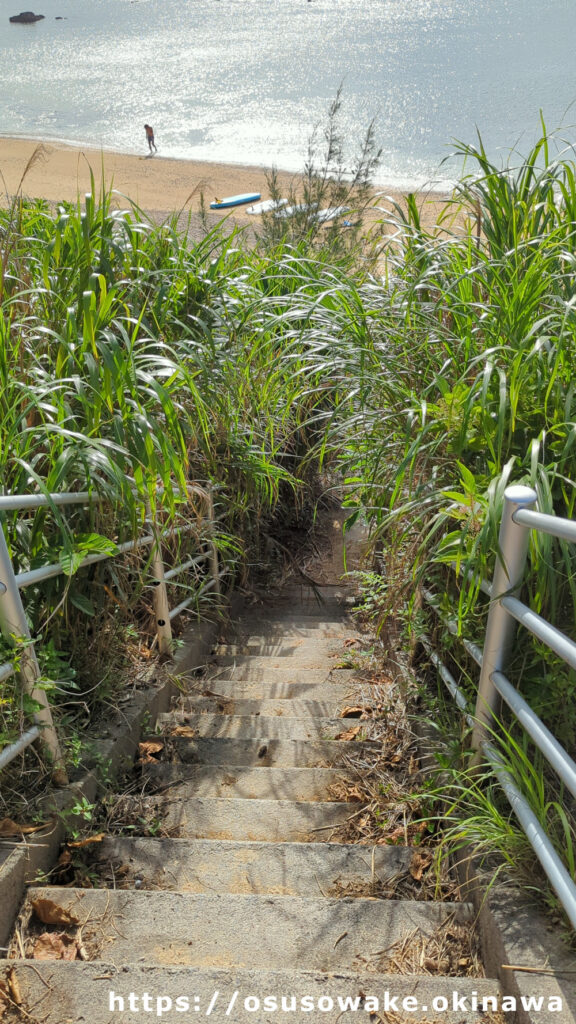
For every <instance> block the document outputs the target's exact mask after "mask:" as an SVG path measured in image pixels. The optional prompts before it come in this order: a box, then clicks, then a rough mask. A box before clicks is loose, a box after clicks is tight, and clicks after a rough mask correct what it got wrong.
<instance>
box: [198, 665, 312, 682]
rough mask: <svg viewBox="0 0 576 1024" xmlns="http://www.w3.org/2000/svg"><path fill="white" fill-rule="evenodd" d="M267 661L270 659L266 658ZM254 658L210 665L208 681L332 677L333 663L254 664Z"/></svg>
mask: <svg viewBox="0 0 576 1024" xmlns="http://www.w3.org/2000/svg"><path fill="white" fill-rule="evenodd" d="M265 660H266V661H267V660H268V659H265ZM253 661H254V659H248V660H247V661H246V662H244V663H243V664H239V665H238V664H237V665H222V666H218V665H216V666H212V665H211V666H209V668H208V670H207V672H206V682H207V683H208V684H211V683H214V682H215V681H216V680H217V679H218V678H220V679H242V680H244V681H245V682H253V683H259V682H265V681H269V682H270V683H271V684H273V683H325V682H327V680H328V679H329V677H330V673H331V670H332V666H331V665H329V664H328V665H327V664H325V663H324V661H323V659H321V663H319V665H318V666H317V667H316V668H308V667H306V666H303V665H301V666H298V665H294V666H292V664H291V663H290V664H287V665H278V664H272V665H267V664H259V665H258V664H253Z"/></svg>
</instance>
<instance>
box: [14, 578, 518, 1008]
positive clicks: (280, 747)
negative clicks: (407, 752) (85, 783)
mask: <svg viewBox="0 0 576 1024" xmlns="http://www.w3.org/2000/svg"><path fill="white" fill-rule="evenodd" d="M324 593H325V597H326V600H325V603H324V604H323V605H322V606H319V605H318V603H317V601H316V598H315V596H314V594H313V593H312V592H311V591H307V590H300V588H298V589H296V590H292V591H287V592H286V593H285V595H284V596H283V598H282V599H281V600H280V601H278V602H276V603H274V604H273V605H271V606H270V607H268V608H265V609H262V608H259V607H258V608H254V609H252V610H249V611H247V612H246V613H245V614H243V615H242V617H241V618H240V619H239V620H238V622H237V623H236V632H235V636H234V643H233V644H230V645H222V646H221V647H219V648H218V650H217V652H216V659H215V663H214V665H212V666H211V667H210V670H209V673H208V675H207V676H206V677H205V678H203V679H202V680H198V679H191V680H190V681H189V690H188V693H187V694H186V695H184V696H183V697H182V699H181V700H180V703H179V707H178V708H177V709H176V710H175V711H174V712H171V713H170V714H169V715H167V716H163V720H162V723H161V725H162V728H163V731H164V735H163V737H162V738H161V741H162V742H164V744H165V751H166V749H168V750H170V751H171V753H172V760H171V762H169V763H167V762H160V763H158V762H156V763H154V762H150V763H149V764H144V765H143V766H142V773H143V776H144V777H145V778H146V781H147V785H146V790H145V793H146V794H147V795H144V796H142V795H140V796H134V798H133V801H134V807H135V808H139V810H140V811H142V810H143V811H144V812H145V814H144V816H145V818H146V821H147V822H148V823H150V822H151V821H156V820H157V821H158V822H161V826H160V825H159V831H160V832H161V834H160V835H158V836H157V837H154V836H152V837H147V838H144V837H138V836H137V835H134V836H130V837H126V836H110V837H108V838H107V839H105V840H104V841H103V842H102V843H101V845H100V846H99V866H100V871H101V876H102V878H103V879H105V880H106V882H105V884H106V886H107V887H102V888H94V889H71V888H64V887H57V886H48V887H41V888H40V887H38V888H35V889H31V890H29V892H28V897H27V901H26V905H25V907H24V910H23V914H22V915H21V919H20V933H19V934H20V938H18V936H17V937H16V938H15V939H14V943H13V950H14V952H15V954H16V955H18V954H20V958H19V959H18V960H14V961H13V966H14V968H15V970H16V973H17V977H18V984H19V988H20V991H21V993H22V997H23V999H24V1000H25V1002H24V1003H23V1005H25V1006H26V1019H27V1020H31V1019H32V1020H33V1021H42V1022H43V1024H68V1022H70V1024H72V1022H74V1024H76V1022H84V1021H85V1022H88V1024H110V1022H112V1021H115V1020H119V1021H122V1022H123V1024H140V1022H141V1021H143V1020H146V1019H148V1018H152V1019H154V1018H155V1019H161V1020H163V1021H167V1022H169V1024H176V1022H177V1021H178V1022H180V1021H187V1020H197V1019H198V1018H199V1017H201V1016H212V1017H213V1018H214V1019H216V1020H220V1021H231V1022H236V1024H240V1022H245V1021H250V1020H252V1021H258V1022H259V1024H263V1022H273V1021H278V1020H283V1019H285V1018H286V1015H287V1017H288V1019H289V1020H296V1021H305V1020H307V1021H309V1020H318V1019H321V1020H323V1021H326V1022H329V1024H337V1022H340V1021H342V1020H344V1021H347V1020H352V1019H355V1020H357V1019H360V1020H366V1021H374V1022H379V1021H384V1022H393V1024H400V1022H402V1024H403V1022H404V1021H411V1022H418V1024H424V1022H429V1021H436V1020H441V1021H445V1022H447V1024H469V1022H470V1024H471V1022H478V1024H479V1022H480V1021H483V1022H484V1024H486V1022H487V1021H489V1020H491V1019H492V1020H494V1021H496V1020H500V1018H499V1017H497V1016H496V1015H495V1016H494V1017H492V1018H491V1017H490V1015H489V1014H488V1015H486V1014H484V1013H482V1009H481V1001H482V998H483V997H486V996H488V997H496V996H497V995H498V993H499V989H498V984H497V982H496V981H494V980H491V979H478V978H474V979H467V978H457V977H444V976H433V975H431V974H429V973H427V967H426V964H424V963H423V964H422V971H421V973H412V974H409V975H404V974H402V973H396V972H395V970H394V963H390V958H389V956H388V952H387V951H389V950H390V949H391V947H392V946H395V944H399V943H404V944H408V943H410V942H411V941H413V940H414V938H415V936H421V935H425V936H430V935H433V934H434V933H437V932H438V929H442V928H444V929H445V931H449V930H450V928H453V927H457V926H458V924H459V923H462V922H468V921H470V919H471V915H472V911H471V908H470V906H468V905H467V904H466V903H459V902H456V903H440V902H426V901H414V902H412V901H408V900H396V899H390V900H383V899H378V898H374V897H373V895H372V894H373V893H374V892H375V891H376V888H377V883H378V884H379V883H382V882H384V883H385V882H386V881H387V880H388V881H391V880H392V879H394V878H397V877H398V876H399V875H401V874H407V873H408V872H409V869H410V864H411V861H412V857H413V851H412V850H411V849H409V848H405V847H401V846H379V845H378V846H374V847H369V846H349V845H345V844H342V843H338V842H334V841H331V836H332V834H333V832H334V829H335V828H336V827H337V826H339V825H341V824H342V823H343V822H344V821H346V820H347V819H348V818H349V817H350V815H351V814H353V813H357V811H358V809H359V805H358V803H349V802H344V801H342V800H339V799H333V798H332V795H331V792H332V788H333V787H334V786H335V783H337V782H338V781H339V780H342V779H344V780H346V779H350V777H351V776H350V773H349V771H348V770H347V769H346V768H345V767H339V764H340V762H341V761H342V759H343V755H344V754H345V753H347V752H348V750H349V746H350V745H349V744H347V743H346V742H344V741H342V740H338V739H335V737H336V736H337V735H338V734H339V733H340V732H341V731H342V728H343V721H342V719H341V718H340V717H339V713H340V709H341V707H342V704H343V702H345V701H349V699H350V696H351V695H353V693H354V685H355V684H354V672H353V671H350V670H346V669H339V668H337V667H335V666H337V665H338V663H339V661H341V657H342V653H343V651H344V650H345V648H344V646H343V644H344V641H345V640H346V639H347V638H348V637H350V636H352V635H354V634H353V632H352V626H351V624H350V622H349V620H348V618H347V615H346V606H345V604H343V603H342V602H341V601H340V600H339V599H337V598H336V597H334V596H333V595H334V590H333V589H328V588H327V589H326V590H325V592H324ZM344 727H345V726H344ZM165 751H164V752H165ZM339 791H342V787H341V786H340V790H339ZM127 799H128V806H129V805H130V799H129V798H127ZM167 832H168V833H169V835H166V833H167ZM350 891H355V892H359V893H362V894H363V895H359V896H356V897H346V896H344V897H343V898H342V893H346V892H350ZM46 900H48V901H51V903H50V904H49V905H48V907H49V908H48V910H46V906H47V905H46V904H45V903H44V904H42V903H41V902H38V901H46ZM33 907H36V910H33ZM43 907H44V909H42V908H43ZM54 908H56V909H54ZM39 913H40V914H44V915H45V916H46V915H47V916H48V918H50V917H51V918H52V919H53V921H54V923H53V924H40V923H39V921H38V914H39ZM66 922H67V923H66ZM34 931H35V932H36V933H39V932H47V931H51V932H54V933H60V934H64V933H65V934H68V935H69V936H71V937H72V938H73V941H74V942H75V946H74V955H75V956H76V959H74V960H70V961H69V962H68V961H65V960H57V961H50V962H45V961H42V960H38V959H34V960H33V959H28V958H27V957H28V956H29V954H30V948H31V946H30V945H29V944H28V943H30V942H31V941H32V940H31V939H29V938H27V936H30V934H31V933H33V932H34ZM397 950H401V947H400V946H398V947H397ZM22 953H24V954H26V955H25V956H24V958H22V956H21V955H22ZM398 959H401V952H397V953H396V960H398ZM283 1000H284V1004H283V1002H282V1001H283ZM0 1005H1V1004H0ZM12 1009H13V1008H12ZM9 1012H10V1008H9V1009H8V1010H7V1013H9ZM14 1013H15V1016H14V1019H15V1020H17V1019H18V1020H20V1019H24V1018H23V1017H20V1016H18V1015H17V1011H16V1010H14ZM371 1014H372V1015H371ZM0 1019H3V1018H2V1017H1V1014H0ZM5 1019H6V1020H8V1019H10V1018H9V1017H8V1016H7V1017H6V1018H5Z"/></svg>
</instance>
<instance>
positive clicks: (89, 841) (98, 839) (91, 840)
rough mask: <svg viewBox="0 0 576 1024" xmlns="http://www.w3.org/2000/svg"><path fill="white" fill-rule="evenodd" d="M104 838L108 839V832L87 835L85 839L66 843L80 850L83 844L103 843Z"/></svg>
mask: <svg viewBox="0 0 576 1024" xmlns="http://www.w3.org/2000/svg"><path fill="white" fill-rule="evenodd" d="M103 839H106V832H99V833H98V835H95V836H86V838H85V839H77V840H76V842H74V843H66V846H69V847H70V849H72V850H79V849H81V848H82V847H83V846H90V845H91V844H92V843H101V842H102V840H103Z"/></svg>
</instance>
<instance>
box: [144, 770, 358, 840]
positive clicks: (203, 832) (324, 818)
mask: <svg viewBox="0 0 576 1024" xmlns="http://www.w3.org/2000/svg"><path fill="white" fill-rule="evenodd" d="M132 799H133V801H134V807H135V817H137V816H138V814H140V815H145V816H146V818H147V819H148V818H150V819H151V820H156V819H161V821H162V825H163V827H164V828H165V829H166V830H167V831H169V832H170V833H172V834H173V835H174V836H179V837H180V838H182V839H235V840H246V841H248V842H269V843H321V842H324V840H326V839H330V837H331V835H332V832H333V830H334V829H336V828H337V827H338V826H339V825H342V824H343V823H344V822H345V821H347V820H348V819H349V818H350V817H352V815H353V814H355V813H356V814H357V813H359V811H360V808H361V804H358V803H341V802H337V801H333V802H327V801H310V800H303V801H298V800H277V799H272V800H259V799H253V800H244V799H241V798H240V799H238V798H235V797H198V796H195V795H194V788H193V786H191V785H188V784H186V783H184V784H183V785H181V786H176V787H174V789H172V790H170V789H168V790H166V791H164V792H163V793H162V794H160V795H152V796H149V797H134V798H132ZM130 803H131V799H130V797H126V798H125V800H124V806H125V807H126V808H127V809H128V808H129V807H130Z"/></svg>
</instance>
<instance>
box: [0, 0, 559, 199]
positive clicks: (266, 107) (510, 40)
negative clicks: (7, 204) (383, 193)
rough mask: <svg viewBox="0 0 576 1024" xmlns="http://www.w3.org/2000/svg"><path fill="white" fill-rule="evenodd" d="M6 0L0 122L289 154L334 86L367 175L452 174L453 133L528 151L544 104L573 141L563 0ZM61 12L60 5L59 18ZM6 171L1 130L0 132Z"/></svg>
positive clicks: (56, 132) (266, 155) (504, 149)
mask: <svg viewBox="0 0 576 1024" xmlns="http://www.w3.org/2000/svg"><path fill="white" fill-rule="evenodd" d="M34 3H35V4H36V5H37V6H36V7H35V10H36V12H37V13H40V14H44V15H45V20H43V21H40V22H37V23H36V24H34V25H13V24H10V23H9V20H8V19H9V16H10V15H11V14H16V13H18V12H19V10H20V6H19V5H18V3H17V0H0V97H1V101H0V136H1V135H7V136H22V137H31V138H39V139H43V140H54V141H56V140H59V141H65V142H74V143H82V144H84V145H90V146H96V147H103V148H104V149H115V150H120V151H123V152H129V153H137V152H146V141H145V136H144V129H143V125H144V122H148V123H150V124H152V125H153V127H154V129H155V132H156V142H157V145H158V151H159V155H160V156H170V157H178V158H192V159H202V160H217V161H222V162H227V163H248V164H261V165H265V166H271V165H275V166H277V167H280V168H286V169H288V170H299V169H301V168H302V166H303V162H304V159H305V156H306V150H307V140H308V138H309V136H310V134H311V132H312V131H313V130H314V127H315V126H316V125H320V126H322V125H323V124H325V120H326V111H327V109H328V107H329V105H330V102H331V101H332V100H333V99H334V97H335V94H336V90H337V89H338V86H339V85H340V84H341V83H342V84H343V105H342V111H341V129H342V133H343V137H344V139H345V143H346V147H347V150H348V152H349V154H350V156H352V155H353V154H354V152H355V151H356V149H357V146H358V142H359V140H360V139H361V137H362V135H363V132H364V130H365V128H366V127H367V125H368V124H369V123H370V121H371V120H372V119H375V122H376V138H377V140H378V144H379V145H380V146H381V147H382V151H383V152H382V163H381V167H380V169H379V171H378V173H377V175H376V179H377V180H378V181H379V182H380V183H382V184H387V185H390V186H394V185H395V186H405V187H418V186H421V185H423V184H424V183H427V182H441V181H445V180H449V179H451V178H454V177H456V176H457V174H458V173H460V171H461V168H462V162H461V158H457V159H450V154H451V153H452V152H453V140H454V139H459V140H463V141H465V142H473V141H474V140H475V138H476V131H477V130H480V132H481V134H482V138H483V140H484V143H485V145H486V147H487V149H488V150H489V152H490V154H491V155H492V156H494V157H495V158H497V159H498V158H499V154H501V153H502V154H507V153H508V152H509V151H510V149H511V148H512V147H515V146H516V147H517V148H518V149H519V150H520V151H521V152H526V150H527V149H528V148H529V146H530V144H531V142H532V141H533V140H534V139H535V138H536V137H537V134H538V131H539V111H540V110H542V111H543V114H544V117H545V120H546V123H547V125H548V127H549V128H550V129H556V128H558V127H560V126H561V127H562V133H563V137H564V138H566V139H567V140H568V141H569V142H572V141H573V140H576V129H575V128H574V127H573V124H574V123H576V106H575V100H576V76H575V74H574V70H575V60H574V40H575V39H576V4H575V3H574V0H546V2H545V3H544V2H542V0H539V2H536V0H34ZM58 18H60V19H61V20H57V19H58ZM0 170H1V139H0Z"/></svg>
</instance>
